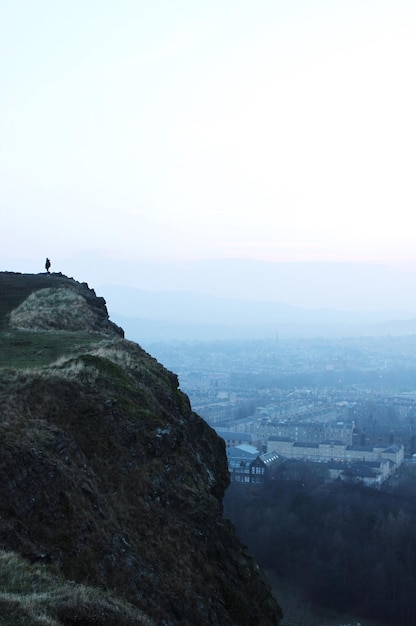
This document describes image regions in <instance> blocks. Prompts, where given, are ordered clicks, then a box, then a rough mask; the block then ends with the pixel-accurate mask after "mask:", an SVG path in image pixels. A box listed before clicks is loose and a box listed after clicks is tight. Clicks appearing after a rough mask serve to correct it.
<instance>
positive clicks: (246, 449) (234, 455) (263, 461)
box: [227, 444, 280, 484]
mask: <svg viewBox="0 0 416 626" xmlns="http://www.w3.org/2000/svg"><path fill="white" fill-rule="evenodd" d="M227 458H228V471H229V472H230V478H231V481H232V482H239V483H247V484H263V483H264V482H265V481H266V480H268V479H270V478H272V476H273V474H274V471H275V469H276V467H277V465H278V463H279V462H280V457H279V455H278V454H277V453H276V452H268V453H264V454H260V452H259V451H258V449H257V448H255V447H254V446H250V445H247V444H242V445H239V446H235V447H233V448H227Z"/></svg>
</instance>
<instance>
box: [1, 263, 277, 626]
mask: <svg viewBox="0 0 416 626" xmlns="http://www.w3.org/2000/svg"><path fill="white" fill-rule="evenodd" d="M0 341H1V345H2V346H3V348H2V349H3V357H1V358H0V365H1V366H2V367H1V369H0V415H1V420H0V548H1V549H2V550H3V551H12V552H13V553H14V554H17V555H21V556H22V557H23V558H24V560H25V562H30V563H32V567H33V566H34V565H33V564H35V565H36V566H37V565H38V564H44V563H46V564H47V567H48V568H53V571H54V574H53V575H54V576H55V575H56V576H58V575H59V576H62V575H63V577H64V579H63V580H64V582H63V584H64V589H65V591H63V592H62V593H64V595H65V594H68V593H69V592H68V585H69V587H71V585H72V588H73V589H74V590H75V589H78V590H79V588H80V587H79V585H86V586H88V588H94V589H96V590H97V589H103V590H111V592H112V594H113V595H112V596H111V597H112V600H111V602H110V605H111V607H112V609H111V611H113V613H112V612H111V611H110V609H108V608H107V609H105V610H104V609H103V608H102V606H103V605H102V600H100V601H98V600H97V602H96V604H94V601H93V600H91V598H90V596H88V597H89V598H90V600H89V604H88V603H87V604H88V607H87V608H85V607H84V608H85V610H81V608H79V609H78V612H77V611H76V610H75V609H74V610H73V611H72V610H69V609H68V606H69V605H68V602H67V603H66V604H65V607H66V609H65V610H66V613H64V612H62V610H61V609H59V610H58V608H56V607H55V608H54V609H51V614H53V619H55V622H51V623H56V624H65V625H69V624H80V625H81V624H83V625H84V626H85V625H87V626H88V624H95V625H97V624H110V623H112V624H116V618H115V617H114V611H115V606H116V603H117V602H120V601H121V602H122V603H123V602H125V601H127V602H128V603H129V604H123V607H124V609H125V610H126V615H125V617H124V618H123V619H124V623H126V624H130V623H131V624H158V625H159V624H160V625H164V626H168V625H169V626H174V625H181V626H195V624H199V625H201V626H204V625H206V626H249V625H250V626H251V625H253V626H258V625H261V626H269V625H270V626H272V625H276V624H278V623H279V621H280V620H281V617H282V613H281V609H280V607H279V605H278V603H277V602H276V600H275V599H274V597H273V596H272V594H271V591H270V586H269V584H268V582H267V581H266V579H265V578H264V576H263V574H262V572H261V571H260V570H259V568H258V566H257V564H256V563H255V561H254V559H253V558H252V556H251V555H250V554H249V553H248V551H247V549H246V548H245V546H244V545H242V544H241V543H240V541H239V540H238V538H237V537H236V535H235V532H234V528H233V526H232V525H231V523H230V522H229V521H227V520H226V519H224V517H223V514H222V498H223V495H224V491H225V489H226V488H227V486H228V481H229V477H228V471H227V464H226V456H225V450H224V445H223V442H222V440H221V439H219V438H218V437H217V435H216V433H215V432H214V431H213V430H212V429H211V428H210V427H209V426H208V425H207V424H206V422H204V421H203V420H202V419H201V418H200V417H199V416H198V415H196V414H195V413H194V412H193V411H192V408H191V406H190V403H189V400H188V398H187V396H185V395H184V394H183V393H182V392H181V391H180V389H179V387H178V380H177V377H176V376H175V375H174V374H173V373H171V372H169V371H167V370H166V369H165V368H163V366H162V365H160V364H159V363H158V362H157V361H156V360H155V359H153V358H152V357H151V356H150V355H149V354H147V353H146V352H144V351H143V350H142V349H141V348H140V346H138V345H137V344H135V343H133V342H130V341H127V340H125V339H124V338H123V332H122V330H121V329H120V328H118V327H117V326H115V325H114V324H112V323H111V322H110V321H109V319H108V313H107V309H106V307H105V302H104V300H103V299H102V298H97V296H96V295H95V293H94V292H93V291H92V290H90V289H89V288H88V286H87V285H85V284H82V285H81V284H79V283H77V282H76V281H73V280H72V279H68V278H66V277H64V276H61V275H54V274H52V275H22V274H11V273H0ZM16 558H17V557H16ZM3 560H4V559H3ZM6 561H7V563H8V567H9V568H10V567H11V566H10V563H11V562H14V561H10V559H9V560H7V559H6V560H4V562H6ZM1 562H2V561H1V560H0V578H1V576H2V569H1V568H2V565H1ZM19 563H20V561H19ZM19 567H20V565H19ZM42 571H43V570H42ZM48 571H49V570H48ZM51 571H52V570H51ZM48 575H49V574H48ZM50 575H51V576H52V574H50ZM31 576H32V574H31ZM31 580H34V578H33V577H32V578H31ZM65 581H66V582H65ZM56 593H57V592H55V595H56ZM97 593H98V591H97ZM100 593H101V592H100ZM78 594H80V592H79V591H78ZM44 595H45V594H44ZM42 597H43V596H42ZM65 597H66V596H65ZM97 597H98V596H97ZM100 598H101V596H100ZM2 602H3V603H5V604H4V606H5V607H6V604H7V602H6V599H5V598H4V597H3V596H1V595H0V609H1V606H2ZM106 602H107V600H106ZM76 604H77V606H79V607H80V606H84V605H83V604H82V602H81V603H80V602H78V603H76ZM24 606H26V604H25V605H24ZM59 606H61V604H59ZM85 606H87V605H85ZM98 607H100V608H98ZM124 609H123V610H124ZM7 610H11V609H10V606H9V605H7ZM25 610H28V609H27V606H26V609H25ZM42 610H44V612H45V610H46V609H44V607H43V608H42ZM135 611H136V612H135ZM127 613H128V615H127ZM0 614H1V610H0ZM28 614H29V613H27V615H28ZM110 614H111V615H112V617H110ZM19 615H20V614H19ZM30 615H32V614H30ZM33 615H34V613H33ZM32 618H33V621H32V622H28V621H27V619H26V623H41V622H37V621H36V620H35V617H33V616H32ZM32 618H31V619H32ZM19 619H20V618H19ZM36 619H37V618H36ZM110 619H111V621H109V620H110ZM123 619H122V620H121V621H120V623H123ZM22 620H23V621H25V620H24V619H23V618H22ZM23 621H22V623H23ZM10 623H20V622H17V621H16V622H10Z"/></svg>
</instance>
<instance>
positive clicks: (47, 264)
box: [45, 257, 51, 274]
mask: <svg viewBox="0 0 416 626" xmlns="http://www.w3.org/2000/svg"><path fill="white" fill-rule="evenodd" d="M50 266H51V262H50V260H49V259H48V257H46V263H45V269H46V271H47V272H48V274H49V268H50Z"/></svg>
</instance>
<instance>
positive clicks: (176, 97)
mask: <svg viewBox="0 0 416 626" xmlns="http://www.w3.org/2000/svg"><path fill="white" fill-rule="evenodd" d="M0 34H1V37H0V52H1V55H2V58H3V59H4V63H3V65H2V67H1V69H0V93H1V96H0V132H1V137H2V141H1V146H0V203H1V209H2V215H3V219H4V221H5V224H6V227H5V228H4V229H3V230H2V238H1V251H0V265H1V269H3V270H8V271H22V272H40V271H43V265H44V259H45V257H47V256H48V257H49V258H50V259H51V261H52V268H51V269H52V271H56V272H59V271H62V272H63V273H65V274H67V275H69V276H74V277H75V278H76V279H78V280H81V281H86V282H89V283H90V284H91V285H92V286H94V287H97V286H99V285H100V284H105V283H106V282H107V283H114V282H115V283H116V284H124V285H126V284H127V285H129V286H131V287H134V288H137V289H146V288H149V285H152V287H151V288H152V289H154V290H163V289H166V284H168V288H169V289H170V290H176V289H179V290H191V291H192V290H194V289H195V288H196V286H195V285H196V280H197V277H198V276H199V278H200V281H199V285H197V286H198V288H199V289H200V290H201V291H202V292H204V293H209V294H212V295H215V294H216V293H218V295H221V296H224V295H226V294H227V291H228V292H229V293H230V294H231V295H232V296H233V297H234V296H238V297H244V298H245V299H250V298H251V299H258V298H262V299H264V298H266V297H267V288H269V291H270V281H271V280H274V281H275V280H276V279H275V278H274V275H273V276H262V274H261V272H258V273H257V274H256V273H255V272H254V273H253V275H251V276H250V277H247V276H245V275H244V268H247V267H250V268H251V267H253V264H256V263H257V264H261V263H265V265H262V266H261V267H262V268H263V269H264V273H265V274H267V275H268V274H269V273H270V272H269V269H270V265H268V264H269V263H275V264H278V263H280V264H289V265H280V266H279V267H280V269H282V270H284V272H286V274H287V277H290V276H293V277H294V284H293V288H292V291H291V292H290V290H289V282H290V281H289V278H287V277H285V276H284V277H282V278H281V280H280V279H279V280H280V282H279V281H277V283H276V285H275V292H277V293H275V292H273V299H275V300H277V299H281V301H283V302H287V303H289V304H294V305H299V306H310V307H317V306H323V307H328V306H333V307H335V308H345V303H346V300H347V297H349V299H350V302H351V305H352V306H353V307H360V306H361V308H367V309H369V308H371V307H373V306H375V307H376V308H380V307H384V306H386V305H388V304H389V303H388V298H389V295H390V299H391V301H390V304H389V307H390V308H399V309H402V308H403V307H404V308H408V307H410V308H411V309H415V310H416V302H415V300H414V299H413V298H412V296H411V294H410V293H409V292H410V290H411V278H413V277H414V276H416V248H415V246H414V235H413V229H412V228H411V224H412V220H411V218H412V216H413V213H414V208H415V206H416V187H415V185H414V171H415V169H416V161H415V158H416V157H415V151H414V145H415V143H416V120H415V115H414V111H415V109H416V87H415V84H414V81H412V80H411V76H412V75H413V59H414V58H416V5H415V4H414V3H412V2H410V1H409V0H397V2H394V3H385V2H380V1H379V0H366V1H365V2H363V1H362V0H351V1H350V2H348V3H341V2H333V1H329V0H308V1H306V0H290V1H289V0H283V1H282V2H275V1H274V0H259V1H258V2H256V3H240V2H237V1H236V0H221V2H220V1H219V0H213V2H210V3H205V4H201V3H194V2H191V0H185V1H183V2H182V1H181V2H178V1H177V0H170V1H169V2H168V1H167V0H160V2H158V3H156V4H152V3H148V2H144V1H141V0H138V1H136V0H134V1H133V0H120V2H118V3H116V4H115V3H106V2H104V3H103V2H98V0H91V1H90V2H88V3H85V2H81V1H80V0H74V1H73V2H71V3H70V4H61V3H56V2H55V1H53V0H41V1H40V2H38V3H36V4H33V3H32V2H30V1H29V0H23V2H21V3H17V4H16V3H2V6H1V7H0ZM225 261H226V262H227V268H228V269H227V272H226V273H225V275H222V271H223V269H222V268H223V262H225ZM292 263H296V264H304V263H309V264H310V269H309V270H308V269H307V267H306V265H302V268H300V265H299V266H298V269H302V272H303V278H301V277H299V278H298V277H296V276H295V273H296V272H294V271H292V270H293V268H294V266H292V265H290V264H292ZM345 263H347V264H349V265H348V267H349V270H351V271H349V270H348V272H346V273H345V272H344V270H343V269H342V268H344V267H345V265H343V264H345ZM317 264H320V265H317ZM334 264H341V265H342V268H341V265H337V268H336V271H333V268H334V267H335V265H334ZM231 266H233V267H234V270H235V268H237V267H240V269H241V272H240V273H238V272H237V271H234V270H233V271H231V270H230V268H231ZM258 267H260V266H258ZM331 267H332V269H331V271H330V268H331ZM360 268H361V269H360ZM341 269H342V271H341ZM286 270H287V271H286ZM250 271H251V270H250ZM314 271H315V275H314V274H313V272H314ZM142 272H147V275H146V276H145V277H144V276H142V275H141V273H142ZM209 272H211V276H209V275H208V274H209ZM331 272H332V274H333V277H332V279H331V276H330V274H331ZM175 273H176V274H175ZM354 273H355V278H354V277H353V274H354ZM164 274H165V275H166V277H165V278H164V277H163V275H164ZM177 274H178V275H179V276H178V275H177ZM298 274H300V271H299V272H298ZM318 274H319V275H318ZM360 274H363V276H360ZM185 279H187V280H188V285H187V284H186V281H185ZM369 279H374V280H376V279H377V280H381V281H384V280H386V281H387V283H386V284H387V285H388V288H387V290H386V293H385V294H384V295H383V284H382V283H381V284H379V285H378V286H377V289H375V286H374V285H372V284H371V282H369ZM396 279H397V280H396ZM331 281H332V283H331ZM314 283H316V288H315V289H314ZM267 284H268V285H269V287H267ZM244 290H245V291H244ZM272 291H273V290H272ZM279 292H281V293H282V294H283V295H282V297H280V293H279ZM347 292H349V294H348V293H347ZM319 298H321V299H322V301H319Z"/></svg>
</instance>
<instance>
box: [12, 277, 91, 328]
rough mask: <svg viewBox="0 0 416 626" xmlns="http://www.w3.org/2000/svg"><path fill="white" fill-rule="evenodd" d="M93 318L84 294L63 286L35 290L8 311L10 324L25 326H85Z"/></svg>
mask: <svg viewBox="0 0 416 626" xmlns="http://www.w3.org/2000/svg"><path fill="white" fill-rule="evenodd" d="M95 320H96V317H95V315H94V313H93V311H92V310H91V308H90V307H89V305H88V303H87V301H86V300H85V298H83V297H82V296H81V295H80V294H79V293H77V292H76V291H74V290H73V289H70V288H65V287H61V288H60V289H53V288H50V289H40V290H39V291H35V292H33V293H32V294H31V295H30V296H29V297H28V298H27V299H26V300H25V301H24V302H22V304H21V305H20V306H18V307H17V308H16V309H14V310H13V311H12V312H11V313H10V326H11V327H13V328H20V329H27V330H47V329H59V330H88V329H90V328H91V327H92V326H93V325H94V322H95Z"/></svg>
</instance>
